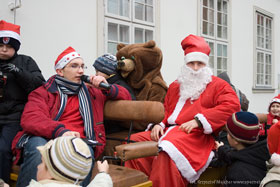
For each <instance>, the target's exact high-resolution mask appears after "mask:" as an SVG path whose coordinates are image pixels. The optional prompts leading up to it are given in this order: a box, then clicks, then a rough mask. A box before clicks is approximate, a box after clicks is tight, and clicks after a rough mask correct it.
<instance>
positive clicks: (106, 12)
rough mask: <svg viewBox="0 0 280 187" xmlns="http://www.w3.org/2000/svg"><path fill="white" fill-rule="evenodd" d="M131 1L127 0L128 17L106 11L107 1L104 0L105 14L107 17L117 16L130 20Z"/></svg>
mask: <svg viewBox="0 0 280 187" xmlns="http://www.w3.org/2000/svg"><path fill="white" fill-rule="evenodd" d="M131 1H132V0H129V11H128V17H126V16H120V15H117V14H113V13H110V12H108V2H107V0H104V5H105V15H106V16H107V17H112V18H117V19H120V20H126V21H130V20H131V4H132V2H131Z"/></svg>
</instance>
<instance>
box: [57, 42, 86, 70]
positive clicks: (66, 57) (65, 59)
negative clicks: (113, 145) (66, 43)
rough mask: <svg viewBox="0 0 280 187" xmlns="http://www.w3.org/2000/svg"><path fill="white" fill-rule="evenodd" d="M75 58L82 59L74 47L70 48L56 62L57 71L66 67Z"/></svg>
mask: <svg viewBox="0 0 280 187" xmlns="http://www.w3.org/2000/svg"><path fill="white" fill-rule="evenodd" d="M75 58H81V56H80V54H78V53H77V52H76V51H75V49H73V48H72V47H68V48H67V49H65V50H64V51H63V52H62V53H61V54H60V55H59V56H58V57H57V59H56V61H55V69H62V68H64V66H66V65H67V64H68V63H69V62H70V61H71V60H73V59H75Z"/></svg>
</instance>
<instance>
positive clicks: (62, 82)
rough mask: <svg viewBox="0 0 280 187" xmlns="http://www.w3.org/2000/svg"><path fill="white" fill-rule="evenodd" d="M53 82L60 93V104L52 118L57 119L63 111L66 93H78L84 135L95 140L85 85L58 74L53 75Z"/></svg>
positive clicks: (89, 102)
mask: <svg viewBox="0 0 280 187" xmlns="http://www.w3.org/2000/svg"><path fill="white" fill-rule="evenodd" d="M55 82H56V84H57V87H58V91H59V94H60V98H61V104H60V108H59V111H58V113H57V115H56V117H55V119H54V120H56V121H58V120H59V118H60V117H61V115H62V113H63V111H64V110H65V107H66V103H67V98H68V97H67V95H76V94H78V98H79V110H80V113H81V116H82V118H83V121H84V128H85V129H84V130H85V134H86V137H87V138H88V139H91V140H95V134H94V130H93V112H92V106H91V100H90V95H89V92H88V89H87V87H86V85H85V84H84V83H83V82H82V81H81V83H75V82H71V81H69V80H67V79H65V78H63V77H61V76H58V75H56V77H55Z"/></svg>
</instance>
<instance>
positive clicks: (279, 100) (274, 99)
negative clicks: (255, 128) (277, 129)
mask: <svg viewBox="0 0 280 187" xmlns="http://www.w3.org/2000/svg"><path fill="white" fill-rule="evenodd" d="M272 103H279V104H280V94H279V95H277V96H275V97H274V98H273V99H272V100H271V101H270V103H269V106H268V112H269V110H270V107H271V105H272Z"/></svg>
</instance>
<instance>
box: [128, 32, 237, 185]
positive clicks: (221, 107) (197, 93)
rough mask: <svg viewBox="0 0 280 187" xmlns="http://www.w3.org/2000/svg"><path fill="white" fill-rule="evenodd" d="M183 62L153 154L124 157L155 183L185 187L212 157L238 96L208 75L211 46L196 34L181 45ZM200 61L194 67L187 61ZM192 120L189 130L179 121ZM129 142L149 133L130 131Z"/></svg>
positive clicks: (147, 137)
mask: <svg viewBox="0 0 280 187" xmlns="http://www.w3.org/2000/svg"><path fill="white" fill-rule="evenodd" d="M181 45H182V48H183V50H184V53H185V58H184V60H185V64H184V65H183V67H182V68H181V73H180V74H179V76H178V79H177V80H176V81H174V82H173V83H171V85H170V86H169V89H168V91H167V95H166V97H165V103H164V106H165V118H164V119H163V121H162V122H161V123H160V124H159V125H161V126H162V128H163V129H164V135H163V136H162V137H161V138H160V139H159V141H158V143H159V147H161V149H162V151H161V152H160V153H159V155H158V156H157V157H146V158H140V159H135V160H131V161H127V162H126V163H125V165H126V166H127V167H130V168H135V169H138V170H141V171H143V172H144V173H146V174H147V175H148V176H149V178H150V180H152V182H153V186H155V187H165V186H166V187H167V186H168V187H170V186H173V187H175V186H178V187H179V186H180V187H181V186H187V184H188V183H189V182H195V181H196V180H197V179H198V178H199V176H200V175H201V173H202V172H203V171H204V170H205V169H206V168H207V167H208V165H209V163H210V161H211V160H212V158H213V156H214V153H213V151H212V150H213V149H214V146H215V143H214V142H215V141H214V137H213V134H214V135H217V134H218V132H219V131H220V130H221V128H222V127H223V126H224V124H226V121H227V119H228V117H229V116H230V115H231V114H232V113H234V112H237V111H240V104H239V100H238V98H237V96H236V93H235V92H234V90H233V89H232V88H231V86H230V85H229V84H228V83H227V82H225V81H224V80H222V79H220V78H218V77H215V76H213V75H212V71H211V69H210V68H209V66H208V60H209V53H210V47H209V45H208V44H207V43H206V42H205V40H204V39H203V38H201V37H199V36H195V35H189V36H187V37H186V38H185V39H184V40H183V41H182V43H181ZM194 61H199V62H202V63H204V64H205V66H204V67H201V68H200V69H199V70H197V71H195V70H193V69H192V68H190V67H188V66H187V64H188V63H190V62H191V63H192V62H194ZM193 119H195V120H196V121H197V123H198V124H200V126H199V127H198V128H194V129H193V130H192V131H191V133H186V132H184V131H182V130H179V127H180V125H182V124H184V123H185V122H188V121H191V120H193ZM131 139H132V140H134V141H151V131H146V132H140V133H137V134H134V135H132V137H131Z"/></svg>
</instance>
